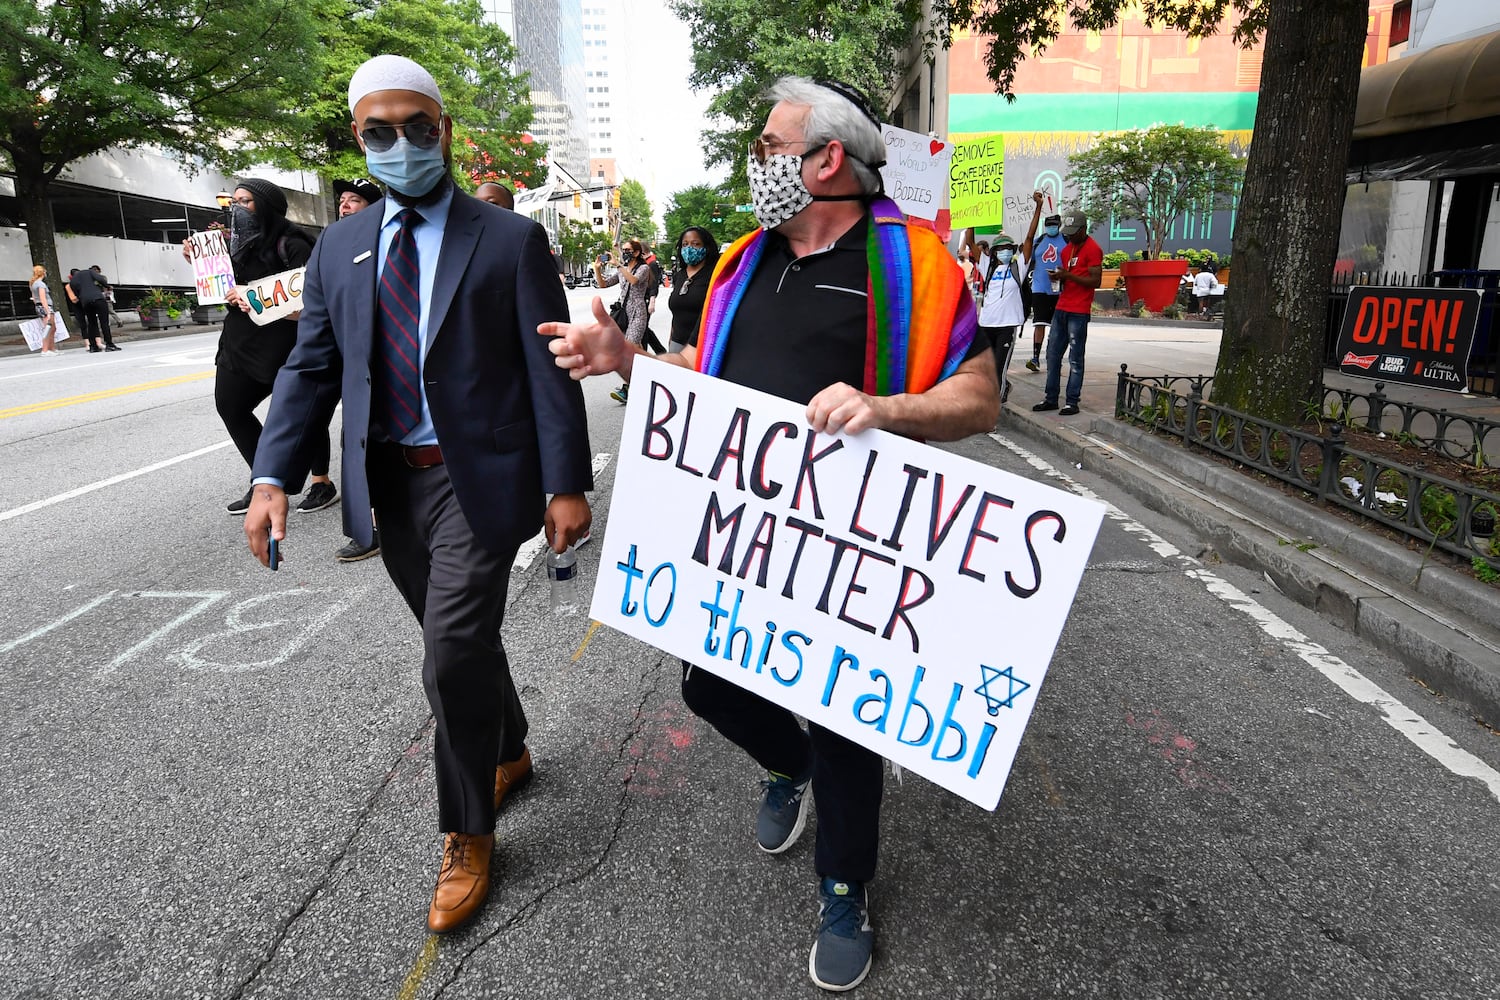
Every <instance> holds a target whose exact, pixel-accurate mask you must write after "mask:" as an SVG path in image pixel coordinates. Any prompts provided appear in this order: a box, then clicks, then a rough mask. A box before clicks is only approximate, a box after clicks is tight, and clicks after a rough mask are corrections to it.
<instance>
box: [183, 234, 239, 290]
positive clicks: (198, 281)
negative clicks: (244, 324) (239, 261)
mask: <svg viewBox="0 0 1500 1000" xmlns="http://www.w3.org/2000/svg"><path fill="white" fill-rule="evenodd" d="M188 251H189V253H190V254H191V255H192V258H193V284H194V285H196V286H197V293H198V304H199V305H200V306H214V305H219V304H220V303H223V302H228V301H229V290H230V289H231V288H233V287H234V263H233V262H232V261H231V260H230V259H229V243H228V242H227V241H226V240H225V239H224V230H222V229H210V230H208V231H207V232H202V233H193V234H192V235H191V236H190V237H189V245H188Z"/></svg>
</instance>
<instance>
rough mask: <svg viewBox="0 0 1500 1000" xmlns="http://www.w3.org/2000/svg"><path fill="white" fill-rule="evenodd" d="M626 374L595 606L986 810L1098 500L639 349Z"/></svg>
mask: <svg viewBox="0 0 1500 1000" xmlns="http://www.w3.org/2000/svg"><path fill="white" fill-rule="evenodd" d="M630 388H631V392H630V403H629V406H628V407H627V409H626V413H625V427H624V430H623V432H622V438H621V443H620V459H619V472H618V475H617V477H616V481H615V488H614V494H613V497H612V498H611V501H610V509H609V522H608V523H609V530H608V532H607V534H606V536H605V539H604V542H603V551H602V553H601V556H600V569H599V579H598V581H597V583H596V585H595V588H594V598H593V606H592V615H593V617H594V618H595V619H596V620H598V621H600V622H603V623H604V624H607V625H610V626H612V627H614V628H616V629H619V630H620V631H622V632H625V633H627V634H629V635H632V636H635V637H636V638H639V639H642V640H644V641H645V642H648V643H650V644H651V645H653V646H655V647H657V648H659V649H662V650H664V651H666V652H668V653H671V654H672V655H674V656H678V657H681V658H682V659H684V660H687V661H689V662H691V663H693V664H695V665H696V666H697V667H699V668H702V669H705V670H710V671H712V672H713V673H715V674H717V675H719V676H721V677H724V678H725V679H727V680H730V681H732V682H734V683H736V684H739V685H741V686H743V687H745V688H747V689H749V690H751V691H754V692H755V693H757V694H759V695H761V696H763V697H765V698H767V699H769V700H771V701H773V702H776V703H777V704H780V705H783V706H785V707H786V708H789V709H791V710H792V711H794V712H796V713H797V714H799V715H801V716H803V717H804V718H807V719H809V720H811V721H813V722H816V723H818V724H819V725H821V726H824V727H826V728H828V729H832V730H834V731H835V732H838V733H840V734H841V735H843V736H845V737H847V738H849V739H851V740H854V741H855V742H857V743H860V744H861V745H863V746H866V747H869V748H870V749H871V750H874V751H875V752H877V753H879V754H881V755H883V756H885V757H887V758H889V759H890V760H892V761H895V762H896V763H897V764H900V765H901V766H902V767H905V768H907V769H909V770H911V771H914V772H916V773H917V774H920V775H923V776H924V777H926V778H929V779H931V780H932V781H934V782H936V783H937V784H939V785H941V786H943V787H944V788H947V789H949V790H950V791H953V792H955V793H957V794H958V795H961V796H963V797H964V798H966V799H969V800H970V801H972V802H975V803H977V804H979V805H981V806H983V807H984V808H986V809H994V808H995V806H996V805H997V804H998V803H999V801H1000V793H1001V791H1003V789H1004V787H1005V780H1006V777H1007V776H1008V775H1009V773H1010V767H1011V762H1012V760H1013V759H1014V757H1015V753H1016V748H1017V746H1018V745H1019V744H1020V741H1021V735H1022V733H1023V732H1024V731H1025V728H1026V721H1027V719H1028V718H1030V715H1031V710H1032V706H1033V705H1035V703H1036V698H1037V694H1038V692H1039V691H1040V690H1041V685H1042V680H1043V678H1044V677H1045V676H1046V673H1047V667H1048V664H1049V663H1050V662H1051V659H1052V653H1053V651H1054V649H1055V648H1056V646H1057V640H1058V636H1059V635H1060V634H1061V632H1062V627H1063V623H1064V621H1065V620H1066V619H1067V615H1068V610H1069V608H1070V607H1071V605H1072V602H1073V596H1074V593H1075V592H1076V591H1077V588H1078V583H1079V580H1080V578H1081V577H1082V575H1083V570H1084V566H1085V564H1086V563H1087V562H1088V558H1089V552H1090V551H1091V550H1092V548H1093V544H1094V538H1095V536H1096V535H1097V534H1098V531H1099V525H1100V523H1101V521H1102V520H1103V516H1104V509H1103V506H1102V505H1101V504H1099V503H1096V502H1093V501H1089V500H1084V499H1083V498H1081V497H1077V496H1074V495H1073V494H1071V493H1065V492H1063V491H1061V490H1057V489H1053V488H1052V487H1050V486H1045V485H1042V484H1040V483H1036V482H1033V481H1031V480H1029V479H1024V478H1022V477H1020V476H1016V475H1013V474H1011V473H1008V472H1004V471H1001V470H999V469H995V468H991V467H989V466H986V465H981V464H980V463H978V462H973V461H970V460H969V459H966V458H963V457H960V456H957V455H954V454H951V453H949V452H946V451H942V450H941V449H938V448H933V447H930V446H928V445H924V444H919V443H917V442H915V441H911V440H908V439H906V438H902V437H898V436H896V435H893V434H887V433H884V432H881V431H867V432H865V433H862V434H859V435H856V436H853V437H848V436H844V435H829V434H819V433H816V432H814V431H813V430H812V429H811V428H810V427H809V426H808V425H807V423H806V420H805V412H806V410H805V407H803V406H800V405H797V404H794V403H789V402H787V401H786V400H783V399H778V398H776V397H774V396H770V395H767V394H765V393H761V392H756V391H754V390H751V389H745V388H743V387H740V386H736V385H734V384H732V383H729V382H725V381H722V380H719V379H710V378H709V377H707V376H704V375H700V374H698V373H696V372H691V371H687V370H685V369H682V368H678V367H675V366H672V365H667V364H664V363H661V362H656V361H650V360H647V359H646V358H637V359H636V367H635V372H634V378H633V379H632V381H631V386H630ZM663 497H671V498H672V509H673V510H674V511H676V512H680V514H681V516H677V515H675V514H674V516H673V517H670V518H663V517H662V515H661V510H662V507H661V500H662V498H663Z"/></svg>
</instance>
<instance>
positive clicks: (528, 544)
mask: <svg viewBox="0 0 1500 1000" xmlns="http://www.w3.org/2000/svg"><path fill="white" fill-rule="evenodd" d="M613 457H614V456H613V455H611V454H610V453H609V452H607V451H601V452H600V453H599V454H597V455H595V456H594V475H595V476H598V475H599V473H601V472H603V471H604V468H605V466H607V465H609V460H610V459H611V458H613ZM546 548H547V529H546V528H543V529H542V530H541V531H538V532H537V533H536V534H535V535H532V536H531V537H530V538H528V539H526V541H524V542H522V543H521V547H520V548H519V549H517V550H516V561H515V562H514V563H512V564H511V565H512V566H521V567H523V568H526V569H529V568H530V567H531V563H532V561H533V560H535V559H536V557H537V556H539V555H541V554H542V552H543V551H545V550H546Z"/></svg>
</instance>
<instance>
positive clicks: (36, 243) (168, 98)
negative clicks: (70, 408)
mask: <svg viewBox="0 0 1500 1000" xmlns="http://www.w3.org/2000/svg"><path fill="white" fill-rule="evenodd" d="M334 6H335V5H334V3H333V2H332V0H238V2H236V3H233V4H226V3H221V2H217V0H113V2H109V3H104V2H101V0H76V2H72V3H61V2H58V3H20V2H9V3H5V4H0V150H3V151H4V152H5V154H6V155H7V156H8V158H9V159H10V163H11V166H12V168H13V169H14V171H15V177H16V195H17V197H18V198H19V200H20V202H21V217H22V219H23V220H24V221H25V223H26V234H27V241H28V243H29V244H30V250H31V256H32V259H33V260H35V261H38V262H40V263H42V264H43V265H44V266H45V267H46V268H47V270H48V273H49V274H51V275H53V276H54V277H57V276H59V275H60V274H61V271H60V269H59V268H58V266H57V245H56V233H55V232H54V227H53V224H52V212H51V206H50V204H49V201H48V187H49V186H50V185H51V183H52V182H53V181H54V180H56V179H57V176H58V175H59V174H60V173H61V172H62V171H63V169H64V168H66V167H67V166H68V165H69V164H71V163H75V162H77V161H78V160H81V159H83V158H84V157H87V156H91V155H93V154H94V153H98V152H102V151H103V150H106V149H109V148H110V147H112V146H143V145H149V146H155V147H157V148H160V149H164V150H170V151H174V152H177V153H181V154H183V155H184V156H186V157H197V158H198V159H199V160H200V161H202V162H205V163H209V164H212V165H215V166H221V167H224V168H225V169H234V168H235V167H237V166H241V165H243V164H244V163H245V162H247V161H248V160H249V158H250V154H251V152H252V151H253V150H252V147H250V146H249V145H248V144H247V145H243V146H234V147H230V146H227V145H225V144H223V143H222V142H221V140H222V139H224V138H225V137H226V136H232V135H247V136H256V135H258V134H262V133H263V132H265V131H268V130H271V129H273V128H274V127H275V126H277V125H279V124H280V123H281V121H282V119H283V117H284V114H285V110H286V109H287V108H289V107H295V106H296V105H297V104H298V103H299V102H301V101H303V100H305V99H306V95H307V94H308V93H309V92H311V91H313V90H314V89H315V88H316V87H317V86H318V81H319V79H320V78H321V76H322V70H323V59H324V52H323V50H322V48H321V47H320V46H319V44H318V38H319V28H320V24H321V23H324V22H326V20H327V19H328V18H329V16H330V15H331V13H332V11H333V9H334ZM189 162H192V161H191V160H190V161H189Z"/></svg>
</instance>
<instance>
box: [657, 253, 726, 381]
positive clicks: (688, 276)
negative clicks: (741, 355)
mask: <svg viewBox="0 0 1500 1000" xmlns="http://www.w3.org/2000/svg"><path fill="white" fill-rule="evenodd" d="M675 256H676V265H675V266H674V267H673V268H672V294H671V296H670V297H669V298H668V299H667V305H668V306H669V307H670V308H671V310H672V342H671V344H670V345H669V346H668V350H669V351H671V352H672V353H673V354H676V353H678V352H679V351H681V350H682V349H683V348H684V347H687V346H688V345H689V344H693V343H697V341H698V321H699V320H700V319H701V318H702V316H703V303H704V301H705V299H706V297H707V293H708V279H709V278H710V277H711V276H712V275H713V273H714V265H715V264H717V263H718V262H719V244H718V242H717V241H715V240H714V237H713V234H712V233H710V232H709V231H708V230H707V229H704V228H703V227H701V226H688V227H687V228H686V229H684V230H683V231H682V235H681V236H679V237H677V253H676V255H675Z"/></svg>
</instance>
